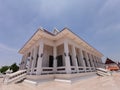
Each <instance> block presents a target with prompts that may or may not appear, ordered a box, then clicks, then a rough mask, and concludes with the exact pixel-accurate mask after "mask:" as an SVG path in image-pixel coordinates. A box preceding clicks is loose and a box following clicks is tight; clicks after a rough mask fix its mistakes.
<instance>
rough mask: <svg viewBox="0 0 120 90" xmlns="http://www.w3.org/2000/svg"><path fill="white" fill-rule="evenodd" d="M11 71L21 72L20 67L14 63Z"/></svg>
mask: <svg viewBox="0 0 120 90" xmlns="http://www.w3.org/2000/svg"><path fill="white" fill-rule="evenodd" d="M10 70H12V71H13V72H16V71H18V70H19V66H17V64H16V63H13V64H12V65H11V66H10Z"/></svg>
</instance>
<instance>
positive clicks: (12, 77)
mask: <svg viewBox="0 0 120 90" xmlns="http://www.w3.org/2000/svg"><path fill="white" fill-rule="evenodd" d="M26 73H27V71H26V70H19V71H17V72H15V73H12V74H7V75H6V76H5V77H4V81H3V82H4V84H8V83H11V82H17V81H20V80H22V79H24V78H25V76H26Z"/></svg>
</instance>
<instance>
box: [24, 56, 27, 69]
mask: <svg viewBox="0 0 120 90" xmlns="http://www.w3.org/2000/svg"><path fill="white" fill-rule="evenodd" d="M24 56H25V57H24V69H26V65H27V55H26V54H25V55H24Z"/></svg>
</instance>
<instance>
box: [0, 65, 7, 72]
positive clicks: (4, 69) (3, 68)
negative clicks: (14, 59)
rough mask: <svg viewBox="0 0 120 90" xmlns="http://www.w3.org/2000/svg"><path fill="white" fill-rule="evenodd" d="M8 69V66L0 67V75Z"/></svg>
mask: <svg viewBox="0 0 120 90" xmlns="http://www.w3.org/2000/svg"><path fill="white" fill-rule="evenodd" d="M8 69H9V66H2V68H1V69H0V72H1V73H4V74H5V72H6V71H7V70H8Z"/></svg>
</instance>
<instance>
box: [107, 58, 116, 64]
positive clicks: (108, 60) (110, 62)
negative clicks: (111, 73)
mask: <svg viewBox="0 0 120 90" xmlns="http://www.w3.org/2000/svg"><path fill="white" fill-rule="evenodd" d="M113 63H114V64H117V63H116V62H115V61H113V60H111V59H109V58H107V59H106V62H105V64H113Z"/></svg>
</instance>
